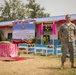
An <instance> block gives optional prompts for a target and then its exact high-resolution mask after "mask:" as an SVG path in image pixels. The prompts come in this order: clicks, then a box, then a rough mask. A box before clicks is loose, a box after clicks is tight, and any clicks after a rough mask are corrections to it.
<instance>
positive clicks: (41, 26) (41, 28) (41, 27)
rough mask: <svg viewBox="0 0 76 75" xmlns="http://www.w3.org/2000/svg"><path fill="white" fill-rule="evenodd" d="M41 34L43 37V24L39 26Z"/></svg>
mask: <svg viewBox="0 0 76 75" xmlns="http://www.w3.org/2000/svg"><path fill="white" fill-rule="evenodd" d="M38 31H39V34H40V35H42V34H43V23H42V24H40V25H39V30H38Z"/></svg>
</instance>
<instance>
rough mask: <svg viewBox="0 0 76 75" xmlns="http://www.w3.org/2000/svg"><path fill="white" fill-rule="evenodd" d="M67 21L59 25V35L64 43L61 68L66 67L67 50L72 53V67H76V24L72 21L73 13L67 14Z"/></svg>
mask: <svg viewBox="0 0 76 75" xmlns="http://www.w3.org/2000/svg"><path fill="white" fill-rule="evenodd" d="M65 20H66V22H65V23H64V24H62V25H60V27H59V37H60V39H61V45H62V48H61V50H62V57H61V62H62V64H61V68H62V69H63V68H64V63H65V62H66V52H67V50H68V51H69V53H70V62H71V68H74V67H75V66H74V36H75V35H76V25H75V24H73V23H72V22H71V15H69V14H67V15H66V16H65Z"/></svg>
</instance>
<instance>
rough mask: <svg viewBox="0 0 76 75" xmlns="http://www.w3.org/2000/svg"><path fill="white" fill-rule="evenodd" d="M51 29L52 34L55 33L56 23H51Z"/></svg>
mask: <svg viewBox="0 0 76 75" xmlns="http://www.w3.org/2000/svg"><path fill="white" fill-rule="evenodd" d="M52 30H53V31H52V32H53V34H54V35H56V33H57V28H56V24H55V23H53V24H52Z"/></svg>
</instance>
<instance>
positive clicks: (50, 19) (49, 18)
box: [36, 14, 76, 22]
mask: <svg viewBox="0 0 76 75" xmlns="http://www.w3.org/2000/svg"><path fill="white" fill-rule="evenodd" d="M63 19H65V15H60V16H51V17H46V18H36V22H48V21H58V20H63ZM71 19H76V14H71Z"/></svg>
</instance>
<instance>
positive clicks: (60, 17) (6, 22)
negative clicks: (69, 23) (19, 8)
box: [0, 14, 76, 26]
mask: <svg viewBox="0 0 76 75" xmlns="http://www.w3.org/2000/svg"><path fill="white" fill-rule="evenodd" d="M71 18H72V19H76V14H71ZM63 19H65V15H60V16H51V17H45V18H35V20H36V22H48V21H58V20H63ZM30 20H31V19H30ZM5 25H12V21H5V22H0V26H5Z"/></svg>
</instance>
